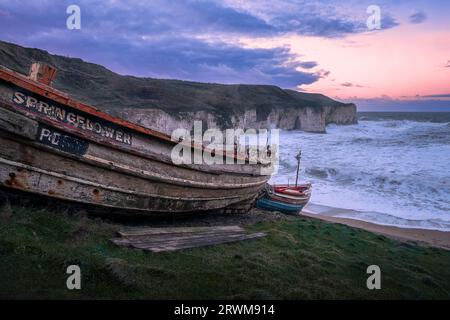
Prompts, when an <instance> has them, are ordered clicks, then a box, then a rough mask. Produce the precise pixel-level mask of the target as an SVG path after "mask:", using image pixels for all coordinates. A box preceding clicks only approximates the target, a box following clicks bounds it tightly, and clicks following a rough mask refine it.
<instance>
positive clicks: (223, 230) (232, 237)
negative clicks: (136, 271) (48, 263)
mask: <svg viewBox="0 0 450 320" xmlns="http://www.w3.org/2000/svg"><path fill="white" fill-rule="evenodd" d="M118 235H119V236H120V237H119V238H114V239H111V241H112V242H113V243H114V244H116V245H118V246H122V247H130V248H135V249H141V250H146V251H152V252H162V251H174V250H181V249H187V248H196V247H203V246H210V245H215V244H221V243H227V242H234V241H242V240H249V239H257V238H261V237H264V236H266V235H267V234H266V233H264V232H256V233H252V234H248V233H246V231H245V230H244V229H243V228H241V227H239V226H214V227H188V228H186V227H183V228H128V229H124V230H119V231H118Z"/></svg>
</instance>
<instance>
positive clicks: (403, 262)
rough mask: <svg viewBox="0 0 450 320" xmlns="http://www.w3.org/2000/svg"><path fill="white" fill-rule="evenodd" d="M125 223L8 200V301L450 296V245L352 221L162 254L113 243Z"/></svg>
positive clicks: (4, 271)
mask: <svg viewBox="0 0 450 320" xmlns="http://www.w3.org/2000/svg"><path fill="white" fill-rule="evenodd" d="M252 214H253V213H250V214H249V215H252ZM269 214H270V213H267V214H266V215H269ZM172 222H173V223H175V222H176V221H175V220H173V221H172ZM122 227H123V226H122V225H119V224H117V222H116V223H112V222H105V221H102V220H100V219H92V218H89V217H86V216H84V215H68V214H65V213H62V212H54V211H49V210H46V209H33V208H23V207H16V206H10V205H6V206H3V207H2V208H0V260H1V261H2V263H1V264H0V298H2V299H5V298H9V299H10V298H39V299H42V298H64V299H75V298H88V299H89V298H97V299H98V298H114V299H119V298H125V299H130V298H137V299H143V298H149V299H176V298H179V299H192V298H193V299H208V298H209V299H214V298H218V299H238V298H244V299H322V298H331V299H354V298H357V299H380V298H387V299H403V298H410V299H421V298H425V299H431V298H441V299H448V298H449V297H450V282H449V281H448V280H449V279H450V269H449V268H448V266H449V265H450V252H449V251H445V250H441V249H435V248H428V247H422V246H418V245H416V244H414V243H405V242H398V241H394V240H391V239H388V238H385V237H383V236H379V235H375V234H372V233H369V232H366V231H362V230H358V229H353V228H350V227H347V226H344V225H337V224H329V223H325V222H321V221H318V220H314V219H309V218H304V217H286V216H283V218H281V219H272V220H265V221H260V222H257V223H256V224H253V225H249V226H247V228H248V229H249V230H253V231H257V230H258V231H264V232H267V233H268V234H269V235H268V236H267V237H265V238H261V239H258V240H254V241H242V242H237V243H229V244H223V245H217V246H212V247H203V248H196V249H188V250H183V251H177V252H168V253H159V254H156V253H147V252H143V251H139V250H132V249H125V248H119V247H116V246H114V245H113V244H112V243H110V242H109V239H110V238H112V237H113V236H114V234H115V231H117V230H118V229H120V228H122ZM73 264H75V265H79V266H80V268H81V272H82V283H81V290H73V291H70V290H68V289H67V288H66V279H67V277H68V275H67V274H66V268H67V267H68V266H69V265H73ZM372 264H376V265H379V266H380V268H381V272H382V277H381V290H368V289H367V287H366V280H367V277H368V276H369V275H367V273H366V269H367V267H368V266H369V265H372Z"/></svg>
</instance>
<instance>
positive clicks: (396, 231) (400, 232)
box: [301, 210, 450, 250]
mask: <svg viewBox="0 0 450 320" xmlns="http://www.w3.org/2000/svg"><path fill="white" fill-rule="evenodd" d="M301 214H302V215H303V216H307V217H311V218H314V219H319V220H322V221H326V222H331V223H340V224H344V225H347V226H349V227H353V228H359V229H364V230H367V231H370V232H374V233H377V234H381V235H384V236H387V237H390V238H394V239H398V240H406V241H415V242H419V243H422V244H425V245H430V246H433V247H438V248H443V249H446V250H450V232H446V231H438V230H428V229H418V228H399V227H394V226H387V225H380V224H375V223H371V222H366V221H361V220H355V219H349V218H340V217H333V216H329V215H324V214H320V213H315V212H312V211H309V210H303V211H302V213H301Z"/></svg>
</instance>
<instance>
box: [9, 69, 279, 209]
mask: <svg viewBox="0 0 450 320" xmlns="http://www.w3.org/2000/svg"><path fill="white" fill-rule="evenodd" d="M55 74H56V70H55V69H54V68H52V67H50V66H47V65H43V64H33V65H32V67H31V71H30V74H29V75H28V76H25V75H22V74H19V73H17V72H14V71H12V70H9V69H7V68H4V67H0V185H1V186H2V188H10V189H16V190H22V191H26V192H30V193H34V194H38V195H45V196H49V197H53V198H58V199H64V200H69V201H75V202H79V203H86V204H94V205H99V206H103V207H112V208H121V209H127V210H133V211H137V212H141V213H151V212H157V213H176V212H198V211H210V210H214V211H221V212H245V211H248V210H249V209H250V208H251V207H252V206H253V204H254V201H255V200H256V196H257V194H258V193H259V191H260V190H261V189H263V188H264V186H265V184H266V182H267V180H268V178H269V177H270V176H269V175H266V174H262V173H261V169H262V167H267V166H270V165H271V164H269V163H261V162H258V163H256V164H254V163H248V162H245V163H242V161H241V162H240V163H234V164H212V165H207V164H180V165H175V164H174V163H173V161H172V159H171V151H172V149H173V147H174V146H175V144H176V143H178V142H175V141H172V140H171V137H170V136H168V135H165V134H163V133H160V132H157V131H154V130H151V129H148V128H144V127H141V126H139V125H137V124H134V123H130V122H128V121H125V120H123V119H119V118H115V117H112V116H110V115H108V114H106V113H103V112H101V111H99V110H97V109H95V108H93V107H91V106H88V105H86V104H84V103H81V102H79V101H75V100H73V99H71V98H70V97H69V96H68V95H67V94H66V93H63V92H61V91H59V90H56V89H55V88H53V87H52V80H53V79H54V77H55ZM192 150H193V152H194V151H195V150H196V151H203V150H204V148H203V146H199V145H192ZM224 157H225V158H226V157H228V154H224ZM233 157H234V158H235V159H234V160H236V159H237V158H239V156H238V155H236V154H235V155H234V156H233ZM241 160H242V159H241Z"/></svg>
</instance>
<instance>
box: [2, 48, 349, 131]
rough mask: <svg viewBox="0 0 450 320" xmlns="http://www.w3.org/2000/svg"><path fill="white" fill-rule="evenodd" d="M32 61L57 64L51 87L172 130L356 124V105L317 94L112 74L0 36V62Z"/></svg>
mask: <svg viewBox="0 0 450 320" xmlns="http://www.w3.org/2000/svg"><path fill="white" fill-rule="evenodd" d="M33 61H40V62H44V63H48V64H50V65H53V66H55V67H56V68H57V69H58V75H57V78H56V81H55V82H54V84H53V85H54V87H55V88H57V89H59V90H62V91H65V92H67V93H69V94H70V95H71V96H72V97H73V98H75V99H78V100H81V101H83V102H85V103H88V104H90V105H92V106H94V107H96V108H98V109H100V110H104V111H106V112H108V113H111V114H112V115H116V116H120V117H123V118H125V119H128V120H129V121H132V122H136V123H139V124H141V125H143V126H146V127H149V128H152V129H156V130H159V131H163V132H165V133H168V134H170V133H171V132H172V131H173V130H174V129H176V128H180V127H183V128H191V126H192V124H193V121H194V120H201V121H202V122H203V124H204V128H213V127H218V128H222V129H225V128H231V127H239V128H243V129H247V128H254V129H259V128H282V129H299V130H304V131H309V132H325V127H326V125H327V124H329V123H336V124H352V123H356V121H357V120H356V106H355V105H354V104H352V103H341V102H338V101H335V100H333V99H330V98H328V97H326V96H324V95H321V94H313V93H303V92H297V91H293V90H285V89H281V88H278V87H276V86H268V85H239V84H236V85H223V84H213V83H199V82H191V81H180V80H165V79H152V78H138V77H133V76H123V75H119V74H116V73H114V72H112V71H110V70H108V69H106V68H105V67H103V66H100V65H97V64H93V63H88V62H85V61H83V60H81V59H77V58H68V57H63V56H58V55H51V54H49V53H48V52H46V51H44V50H40V49H31V48H24V47H21V46H18V45H15V44H11V43H7V42H2V41H0V64H1V65H3V66H5V67H7V68H9V69H12V70H14V71H18V72H21V73H25V74H27V73H28V69H29V67H30V65H31V63H32V62H33Z"/></svg>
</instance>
